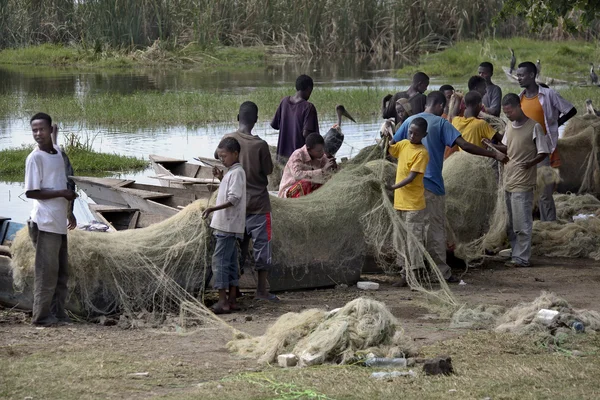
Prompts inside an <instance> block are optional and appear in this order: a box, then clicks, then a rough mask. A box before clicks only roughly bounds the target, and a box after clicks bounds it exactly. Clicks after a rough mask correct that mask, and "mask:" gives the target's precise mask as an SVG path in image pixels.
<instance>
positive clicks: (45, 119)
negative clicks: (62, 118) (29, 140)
mask: <svg viewBox="0 0 600 400" xmlns="http://www.w3.org/2000/svg"><path fill="white" fill-rule="evenodd" d="M29 124H30V125H31V132H32V133H33V140H35V141H36V142H37V144H38V145H41V146H52V117H50V116H49V115H48V114H45V113H37V114H35V115H34V116H33V117H31V119H30V120H29Z"/></svg>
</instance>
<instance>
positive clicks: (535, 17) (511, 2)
mask: <svg viewBox="0 0 600 400" xmlns="http://www.w3.org/2000/svg"><path fill="white" fill-rule="evenodd" d="M514 15H517V16H521V17H525V18H526V19H527V22H528V23H529V24H530V25H531V28H532V29H533V30H534V31H539V30H540V29H541V28H543V27H544V25H546V24H549V25H551V26H558V25H559V24H563V25H564V27H565V28H566V29H567V31H570V32H576V31H578V30H580V29H581V28H584V27H587V26H589V25H590V23H591V22H592V21H594V19H596V18H598V17H600V1H598V0H506V1H505V2H504V4H503V6H502V9H501V10H500V13H499V14H498V16H497V18H496V21H498V20H505V19H507V18H508V17H510V16H514Z"/></svg>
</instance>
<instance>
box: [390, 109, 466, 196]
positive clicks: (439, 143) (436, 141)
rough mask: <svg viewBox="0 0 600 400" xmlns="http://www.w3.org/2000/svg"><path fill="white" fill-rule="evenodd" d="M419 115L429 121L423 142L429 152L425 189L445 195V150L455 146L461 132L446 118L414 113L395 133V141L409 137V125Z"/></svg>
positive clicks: (424, 180) (424, 181)
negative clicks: (443, 169)
mask: <svg viewBox="0 0 600 400" xmlns="http://www.w3.org/2000/svg"><path fill="white" fill-rule="evenodd" d="M417 117H422V118H425V120H426V121H427V136H425V138H424V139H423V144H424V145H425V148H426V149H427V152H429V163H428V164H427V169H426V170H425V176H424V177H423V183H424V185H425V189H427V190H429V191H430V192H432V193H434V194H436V195H438V196H443V195H444V194H446V191H445V189H444V178H443V177H442V166H443V165H444V151H445V150H446V146H448V147H452V146H454V142H455V141H456V139H457V138H459V137H460V132H459V131H457V130H456V128H455V127H453V126H452V124H451V123H450V122H448V121H447V120H445V119H444V118H442V117H438V116H437V115H433V114H430V113H426V112H422V113H420V114H417V115H413V116H412V117H410V118H408V119H407V120H406V121H404V123H403V124H402V126H400V128H398V131H396V134H395V135H394V142H399V141H401V140H404V139H408V127H409V126H410V123H411V121H412V120H413V119H415V118H417Z"/></svg>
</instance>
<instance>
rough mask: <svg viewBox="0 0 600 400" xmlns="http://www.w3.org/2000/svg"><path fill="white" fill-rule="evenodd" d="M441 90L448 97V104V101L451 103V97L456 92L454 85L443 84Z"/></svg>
mask: <svg viewBox="0 0 600 400" xmlns="http://www.w3.org/2000/svg"><path fill="white" fill-rule="evenodd" d="M440 92H442V93H443V94H444V97H446V105H448V103H450V98H451V97H452V95H453V94H454V87H453V86H452V85H442V86H440Z"/></svg>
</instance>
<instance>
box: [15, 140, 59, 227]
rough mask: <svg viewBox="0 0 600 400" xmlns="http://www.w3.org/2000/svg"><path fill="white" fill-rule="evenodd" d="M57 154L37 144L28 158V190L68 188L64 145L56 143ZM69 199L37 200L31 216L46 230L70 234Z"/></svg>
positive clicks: (26, 175)
mask: <svg viewBox="0 0 600 400" xmlns="http://www.w3.org/2000/svg"><path fill="white" fill-rule="evenodd" d="M54 148H55V149H56V154H50V153H47V152H45V151H42V150H40V149H39V148H38V147H36V148H35V149H34V150H33V151H32V152H31V153H29V155H28V156H27V160H26V161H25V191H29V190H42V189H48V190H65V189H67V175H66V172H65V162H64V160H63V157H62V154H61V152H60V148H59V147H58V146H54ZM68 210H69V201H68V200H67V199H65V198H64V197H57V198H54V199H49V200H33V210H32V211H31V220H32V221H33V222H35V223H36V224H37V225H38V229H39V230H40V231H44V232H51V233H58V234H61V235H66V234H67V215H68Z"/></svg>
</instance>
